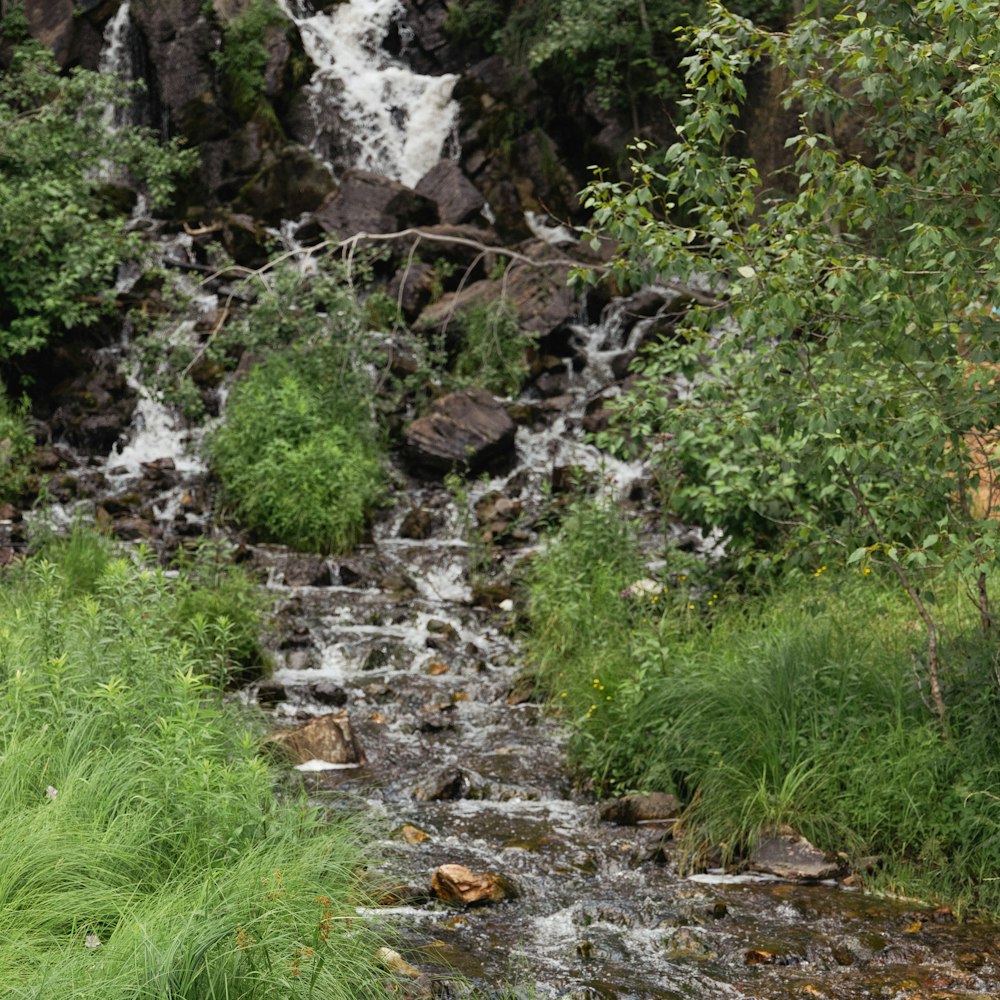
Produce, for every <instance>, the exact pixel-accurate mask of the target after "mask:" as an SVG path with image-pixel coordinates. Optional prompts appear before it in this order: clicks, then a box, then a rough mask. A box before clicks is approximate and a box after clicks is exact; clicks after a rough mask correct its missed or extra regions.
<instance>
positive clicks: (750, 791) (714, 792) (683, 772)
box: [528, 501, 1000, 914]
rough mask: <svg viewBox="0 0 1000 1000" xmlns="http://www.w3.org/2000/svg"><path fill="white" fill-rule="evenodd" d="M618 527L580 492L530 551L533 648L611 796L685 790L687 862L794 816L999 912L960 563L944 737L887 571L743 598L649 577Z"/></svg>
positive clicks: (843, 845) (746, 842)
mask: <svg viewBox="0 0 1000 1000" xmlns="http://www.w3.org/2000/svg"><path fill="white" fill-rule="evenodd" d="M634 560H635V550H634V542H632V541H630V531H629V528H628V525H627V523H626V522H624V521H623V520H622V519H621V518H620V516H616V514H615V513H614V512H613V511H610V510H609V509H608V508H607V507H606V506H605V505H603V504H600V503H594V502H593V501H587V502H584V503H583V504H582V505H580V506H578V507H577V508H576V509H575V510H574V511H573V512H572V514H571V515H570V517H569V518H568V519H567V520H566V522H565V523H564V525H563V527H562V528H561V529H560V531H559V532H558V533H557V534H556V535H555V536H554V538H551V539H550V540H549V542H548V545H547V547H546V548H545V550H544V551H543V553H542V554H541V555H540V556H539V557H538V558H537V559H536V560H535V562H534V564H533V566H532V569H531V575H530V580H529V598H530V618H531V621H530V633H529V637H528V650H529V654H530V657H531V660H532V665H533V667H534V669H535V671H536V676H537V678H538V680H539V683H540V685H541V686H542V688H543V690H545V691H546V692H547V693H548V694H549V696H550V697H551V698H552V699H553V702H554V703H555V705H556V706H557V707H558V708H560V709H561V711H562V713H563V714H564V716H565V717H566V719H567V720H568V721H569V724H570V726H571V733H572V735H571V741H570V748H571V752H572V754H573V756H574V758H575V760H576V761H577V763H578V764H580V765H581V767H582V768H583V769H584V771H585V773H586V774H588V775H589V776H590V777H591V779H592V780H593V781H594V782H595V783H596V784H597V786H598V788H599V789H600V790H602V791H603V792H605V793H608V792H611V793H617V792H623V791H629V790H634V789H642V790H661V791H671V790H672V791H675V792H676V793H678V794H679V795H680V796H681V798H682V801H683V802H684V803H685V811H684V815H683V822H682V827H681V828H680V829H679V831H678V835H679V836H682V837H683V839H684V842H685V843H686V845H687V847H688V848H689V850H690V851H691V852H692V855H693V860H696V859H697V856H698V854H699V853H700V852H701V851H702V850H703V849H704V848H707V847H711V846H715V845H722V846H723V848H724V850H725V851H726V852H727V853H728V854H729V855H730V856H731V855H733V854H742V853H744V852H745V851H746V850H748V849H749V848H750V847H751V846H752V844H753V842H754V841H755V840H756V838H757V837H758V835H759V834H760V832H761V831H763V830H768V829H773V828H774V827H776V826H779V825H781V824H789V825H791V826H793V827H794V828H796V829H798V830H800V831H801V832H803V833H804V834H805V835H806V836H808V837H809V838H810V839H811V840H813V841H814V842H815V843H817V844H818V845H819V846H821V847H822V848H823V849H825V850H829V851H831V852H832V851H837V850H845V851H847V852H848V854H849V856H850V857H851V858H852V859H856V858H860V857H862V856H866V855H870V854H881V855H882V856H883V857H884V859H885V869H884V872H883V874H882V875H881V876H879V879H880V881H881V883H882V884H884V885H886V886H888V887H892V888H893V889H895V890H897V891H902V892H905V893H907V894H910V895H912V894H915V893H917V894H920V895H921V896H922V897H923V898H938V899H943V900H948V901H950V902H951V903H952V904H953V905H960V906H970V907H977V908H983V909H987V910H989V911H990V912H992V913H993V914H996V913H997V912H1000V892H998V890H997V887H996V883H995V881H994V880H993V878H992V873H993V872H994V871H995V870H996V867H997V865H998V864H1000V848H998V844H1000V840H998V838H997V832H998V829H1000V809H998V807H997V800H996V798H995V797H994V796H993V794H992V792H991V789H993V788H994V786H995V784H996V782H997V780H998V778H1000V754H998V752H997V746H996V740H995V737H994V734H995V731H996V726H997V724H998V722H1000V714H998V713H1000V687H998V685H997V678H996V673H995V652H994V650H993V648H992V646H991V645H990V644H989V643H986V642H983V641H982V639H981V637H980V636H979V633H978V629H977V622H976V621H975V618H976V612H975V608H974V607H973V606H972V605H970V604H969V602H968V601H967V599H966V598H965V595H964V593H963V592H962V587H961V586H960V585H958V581H956V579H955V577H954V576H948V577H942V578H941V579H939V580H938V614H939V616H940V618H941V620H942V621H944V622H946V623H947V624H948V625H949V629H948V632H949V634H950V635H951V636H952V637H953V638H952V639H951V640H950V648H949V649H948V650H947V653H948V656H949V659H950V660H951V661H952V662H954V663H955V664H956V667H955V669H954V670H952V671H951V672H949V674H948V675H947V677H946V683H947V686H946V689H945V695H946V697H947V698H948V701H949V704H950V705H951V706H952V716H953V720H954V722H953V726H952V733H951V736H952V739H951V741H949V742H945V741H942V740H941V739H940V736H939V734H938V731H937V726H936V722H935V718H934V715H933V713H932V712H931V711H929V710H928V708H927V707H926V706H925V705H924V704H923V702H922V700H921V698H920V696H919V693H918V690H917V687H916V686H915V684H914V678H913V673H912V656H913V653H914V644H915V642H916V641H918V638H917V635H916V634H915V632H914V624H915V623H914V615H913V610H912V607H911V606H910V605H909V603H908V602H907V601H906V599H905V596H904V595H902V594H901V593H900V592H899V590H898V589H897V588H894V587H893V586H891V583H892V581H891V576H890V575H889V574H888V572H887V571H885V570H883V571H881V572H880V571H879V570H877V569H876V570H874V571H871V572H865V571H864V570H861V569H857V568H855V569H853V570H842V571H836V570H834V569H830V570H822V571H819V572H816V573H814V574H810V575H809V576H808V577H798V578H786V579H784V580H782V581H781V582H780V584H779V585H777V586H776V587H774V588H772V589H769V590H767V591H765V592H763V593H761V594H760V595H758V596H756V597H753V598H748V597H745V596H741V595H739V594H737V593H735V592H732V591H725V590H724V591H721V592H713V591H711V590H707V589H705V588H704V586H703V585H701V584H692V581H691V580H690V579H685V578H684V574H678V573H677V572H676V571H674V570H673V569H672V563H673V558H672V556H671V555H668V566H667V570H666V571H665V573H664V574H663V575H662V576H661V577H660V579H659V581H658V583H659V584H660V585H661V586H662V589H658V588H657V587H653V586H648V587H646V588H643V587H640V586H630V585H634V584H635V583H636V581H637V579H638V578H641V577H642V576H645V575H646V572H648V571H645V572H644V571H643V570H642V568H641V563H639V562H638V561H634Z"/></svg>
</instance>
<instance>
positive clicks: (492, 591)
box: [472, 580, 514, 611]
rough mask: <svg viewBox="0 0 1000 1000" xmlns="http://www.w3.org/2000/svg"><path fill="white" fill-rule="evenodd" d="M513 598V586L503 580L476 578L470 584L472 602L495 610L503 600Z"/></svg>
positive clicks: (480, 606) (479, 606)
mask: <svg viewBox="0 0 1000 1000" xmlns="http://www.w3.org/2000/svg"><path fill="white" fill-rule="evenodd" d="M513 599H514V588H513V586H512V585H511V584H510V583H508V582H506V581H505V580H477V581H475V582H474V583H473V585H472V603H473V604H474V605H475V606H476V607H478V608H486V609H487V610H490V611H496V610H497V609H498V608H499V607H500V605H501V604H503V602H504V601H511V600H513Z"/></svg>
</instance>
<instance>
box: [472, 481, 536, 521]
mask: <svg viewBox="0 0 1000 1000" xmlns="http://www.w3.org/2000/svg"><path fill="white" fill-rule="evenodd" d="M523 506H524V505H523V504H522V503H521V501H520V500H511V499H510V497H505V496H504V495H503V494H502V493H497V492H496V491H495V490H494V491H492V492H490V493H487V494H486V495H485V496H483V497H482V498H481V499H479V500H478V501H477V502H476V520H477V521H478V522H479V525H480V527H484V528H485V527H488V526H490V525H494V524H499V523H503V524H510V522H511V521H513V520H515V519H516V518H518V517H520V515H521V511H522V509H523Z"/></svg>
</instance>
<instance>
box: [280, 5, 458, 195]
mask: <svg viewBox="0 0 1000 1000" xmlns="http://www.w3.org/2000/svg"><path fill="white" fill-rule="evenodd" d="M279 2H280V4H281V7H282V8H283V9H284V11H285V13H286V14H287V15H288V17H289V18H291V20H293V21H294V22H295V24H296V26H297V27H298V29H299V32H300V34H301V36H302V43H303V45H304V46H305V49H306V53H307V54H308V55H309V58H310V59H312V61H313V62H314V63H315V64H316V67H317V69H316V73H315V76H314V78H313V81H312V83H311V85H310V91H311V95H310V96H311V101H310V104H311V108H312V113H313V118H314V123H315V135H314V137H313V140H312V143H311V145H312V148H313V151H314V152H315V153H316V154H317V155H318V156H320V157H321V158H322V159H323V160H324V161H326V162H327V163H328V164H330V166H331V168H332V169H333V170H334V172H337V171H338V170H340V169H342V168H344V167H360V168H361V169H363V170H369V171H371V172H373V173H377V174H383V175H385V176H386V177H390V178H392V179H393V180H398V181H402V182H403V183H404V184H407V185H409V186H410V187H412V186H413V185H415V184H416V183H417V182H418V181H419V180H420V178H421V177H423V176H424V174H426V173H427V171H428V170H430V168H431V167H432V166H434V164H435V163H436V162H437V161H438V160H439V159H440V158H441V156H442V154H443V152H444V151H445V150H446V148H447V146H448V145H449V141H450V140H451V139H452V137H453V134H454V131H455V124H456V120H457V116H458V109H457V105H456V104H455V102H454V101H453V100H452V99H451V94H452V90H453V89H454V86H455V83H456V81H457V77H455V76H453V75H444V76H422V75H420V74H418V73H414V72H413V70H411V69H410V68H409V67H407V66H406V65H405V64H403V63H402V62H400V61H399V60H398V59H394V58H393V57H392V56H391V55H390V54H389V53H388V52H386V51H385V50H384V49H383V48H382V41H383V39H384V38H385V37H386V35H387V33H388V31H389V28H390V26H391V24H392V23H393V21H394V20H396V19H398V18H399V17H400V16H401V15H402V7H401V4H400V3H399V0H350V2H349V3H344V4H341V5H339V6H337V7H335V8H334V10H333V11H332V12H330V13H316V12H314V11H312V10H311V8H310V7H309V5H308V3H305V2H303V0H279ZM345 136H348V137H349V138H348V139H347V140H346V148H345Z"/></svg>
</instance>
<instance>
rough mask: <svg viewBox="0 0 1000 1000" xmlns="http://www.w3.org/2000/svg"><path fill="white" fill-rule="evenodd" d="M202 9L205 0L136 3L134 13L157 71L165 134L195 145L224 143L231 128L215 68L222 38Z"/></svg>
mask: <svg viewBox="0 0 1000 1000" xmlns="http://www.w3.org/2000/svg"><path fill="white" fill-rule="evenodd" d="M203 6H204V5H203V3H202V0H136V2H133V4H132V8H131V10H132V20H133V21H134V23H135V25H136V27H137V28H138V30H139V35H140V37H141V39H142V44H143V47H144V49H145V51H146V52H147V53H148V56H149V61H150V63H151V64H152V67H153V72H152V74H151V77H152V81H153V85H152V87H151V88H150V89H151V91H152V93H151V95H150V96H151V99H152V100H153V101H154V102H155V104H156V105H157V106H158V109H159V111H160V113H161V114H162V116H163V126H164V131H165V133H166V134H167V135H169V136H176V135H178V134H182V135H185V136H187V138H188V140H189V141H190V142H192V143H199V142H203V141H205V140H209V139H219V138H222V137H223V136H224V135H225V133H226V129H227V125H228V122H227V118H226V114H225V110H224V108H223V107H222V104H221V102H220V100H219V95H218V93H217V91H216V84H215V67H214V64H213V62H212V53H213V52H215V51H216V48H217V46H218V34H217V32H215V31H213V30H212V28H211V26H210V25H209V23H208V22H207V21H206V19H205V17H204V14H203V11H202V7H203Z"/></svg>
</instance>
